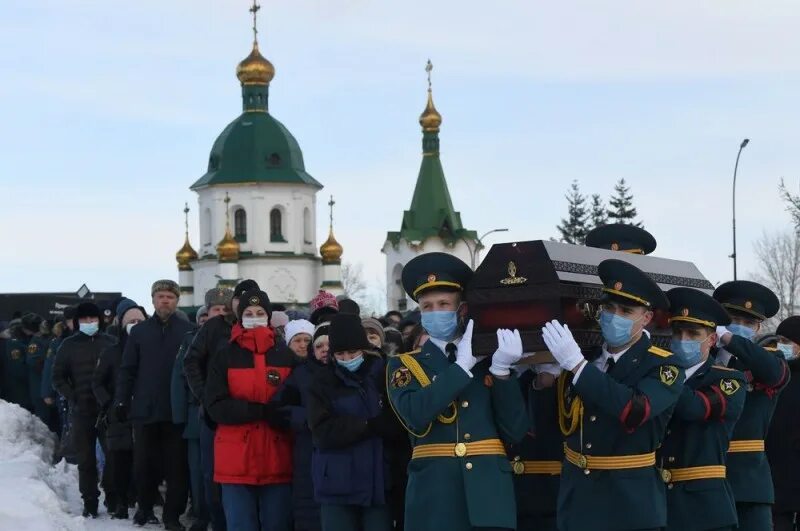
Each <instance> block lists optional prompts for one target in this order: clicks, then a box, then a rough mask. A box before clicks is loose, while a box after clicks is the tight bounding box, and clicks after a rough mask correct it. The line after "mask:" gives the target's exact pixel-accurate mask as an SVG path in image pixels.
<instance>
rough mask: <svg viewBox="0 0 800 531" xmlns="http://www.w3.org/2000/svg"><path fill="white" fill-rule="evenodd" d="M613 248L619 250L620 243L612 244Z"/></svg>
mask: <svg viewBox="0 0 800 531" xmlns="http://www.w3.org/2000/svg"><path fill="white" fill-rule="evenodd" d="M611 250H612V251H619V244H618V243H617V242H614V243H612V244H611Z"/></svg>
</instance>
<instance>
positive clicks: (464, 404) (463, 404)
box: [461, 400, 469, 407]
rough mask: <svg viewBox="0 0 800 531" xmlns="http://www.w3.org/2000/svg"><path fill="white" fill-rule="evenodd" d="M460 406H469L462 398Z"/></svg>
mask: <svg viewBox="0 0 800 531" xmlns="http://www.w3.org/2000/svg"><path fill="white" fill-rule="evenodd" d="M461 407H469V402H467V401H466V400H464V401H463V402H461Z"/></svg>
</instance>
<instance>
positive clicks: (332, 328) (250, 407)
mask: <svg viewBox="0 0 800 531" xmlns="http://www.w3.org/2000/svg"><path fill="white" fill-rule="evenodd" d="M151 295H152V307H153V309H154V310H153V311H154V314H153V315H149V314H148V312H147V310H146V309H145V307H144V306H142V305H140V304H137V303H136V302H135V301H133V300H130V299H128V298H122V299H120V300H118V301H114V303H113V304H110V305H109V304H98V303H95V302H93V301H86V302H81V303H80V304H77V305H76V306H73V307H68V308H66V309H65V310H64V314H63V318H62V319H59V320H58V321H57V322H55V323H53V322H48V321H47V320H45V319H43V318H42V317H40V316H38V315H35V314H30V313H26V314H23V315H21V316H19V317H17V318H15V319H13V320H12V321H11V322H9V323H3V324H2V325H0V327H2V331H0V354H3V355H2V356H0V360H2V361H0V397H2V399H4V400H6V401H8V402H12V403H16V404H18V405H19V406H21V407H23V408H25V409H27V410H29V411H31V412H32V413H34V414H35V415H36V416H38V417H39V418H40V419H41V420H42V422H44V423H45V424H46V425H47V426H48V427H49V428H50V429H51V430H52V431H53V432H54V433H55V434H57V436H58V438H59V444H58V445H57V449H56V455H54V461H60V460H61V459H66V460H67V462H70V463H74V464H77V468H78V476H79V488H80V493H81V496H82V498H83V516H85V517H87V518H96V517H97V516H98V513H99V511H100V501H101V499H102V502H103V505H104V506H105V510H106V511H107V512H108V514H109V515H110V516H111V517H112V518H115V519H128V518H130V517H131V516H132V519H133V523H134V524H135V525H137V526H144V525H147V524H159V523H163V525H164V527H165V528H166V529H168V530H184V529H186V528H185V527H184V523H187V522H188V523H189V525H190V529H191V530H192V531H201V530H206V529H209V528H213V529H214V530H215V531H223V530H226V529H232V530H251V529H252V530H270V531H272V530H275V531H313V530H320V529H323V528H324V529H326V530H342V531H344V530H352V529H360V528H363V529H370V530H373V529H374V530H390V529H403V509H404V492H405V487H406V467H407V465H408V462H409V459H410V456H411V449H410V444H409V440H408V436H407V434H406V432H405V430H404V429H403V427H402V425H401V424H400V423H399V422H398V420H397V417H396V416H395V415H394V414H393V413H392V411H391V408H390V406H389V403H388V399H387V395H386V393H387V390H386V382H385V372H386V369H385V361H386V358H387V356H393V355H395V354H396V353H401V352H406V351H410V350H414V349H416V348H418V347H419V346H420V345H421V344H423V343H424V342H425V341H426V340H427V335H426V334H425V332H424V330H423V329H422V328H421V326H420V324H419V315H418V314H417V315H414V314H413V313H412V314H410V315H407V316H403V315H402V314H400V313H399V312H389V313H387V314H386V315H385V316H383V317H380V318H373V317H362V316H361V315H360V314H361V311H360V308H359V306H358V304H357V303H355V302H354V301H352V300H349V299H337V298H336V297H334V296H333V295H332V294H330V293H328V292H325V291H320V292H319V294H318V295H317V296H316V297H315V298H314V300H312V301H311V302H310V304H309V313H308V314H304V313H302V312H299V311H295V310H287V309H286V308H285V307H283V306H281V305H277V304H276V305H273V304H271V303H270V300H269V296H268V295H267V293H265V292H264V291H262V290H261V289H260V288H259V286H258V284H257V283H256V282H255V281H253V280H244V281H242V282H240V283H239V284H238V285H236V286H235V288H234V289H230V288H215V289H212V290H210V291H209V292H207V293H206V294H205V305H204V306H202V307H201V308H199V309H198V310H197V311H196V313H195V314H194V315H192V316H189V315H187V314H186V313H184V312H183V311H181V310H180V309H178V299H179V296H180V291H179V287H178V285H177V284H176V283H175V282H173V281H171V280H159V281H157V282H155V283H154V284H153V285H152V290H151ZM345 471H346V472H345ZM101 490H102V494H103V495H102V496H101ZM157 506H162V507H163V509H162V511H161V521H159V519H158V517H157V516H156V512H155V511H154V508H155V507H157ZM131 513H132V514H131Z"/></svg>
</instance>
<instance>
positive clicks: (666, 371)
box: [658, 365, 679, 385]
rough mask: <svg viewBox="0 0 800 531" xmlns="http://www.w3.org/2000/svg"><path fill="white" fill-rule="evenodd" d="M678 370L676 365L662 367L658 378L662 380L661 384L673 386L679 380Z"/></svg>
mask: <svg viewBox="0 0 800 531" xmlns="http://www.w3.org/2000/svg"><path fill="white" fill-rule="evenodd" d="M678 374H679V371H678V368H677V367H675V366H674V365H662V366H661V367H660V368H659V370H658V376H659V377H660V378H661V383H663V384H665V385H672V384H674V383H675V380H677V379H678Z"/></svg>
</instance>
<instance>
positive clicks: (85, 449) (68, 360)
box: [53, 302, 115, 518]
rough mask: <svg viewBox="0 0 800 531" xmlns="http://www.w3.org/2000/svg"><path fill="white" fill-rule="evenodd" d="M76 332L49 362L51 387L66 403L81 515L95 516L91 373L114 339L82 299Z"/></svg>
mask: <svg viewBox="0 0 800 531" xmlns="http://www.w3.org/2000/svg"><path fill="white" fill-rule="evenodd" d="M73 326H74V328H75V330H77V332H76V333H75V334H73V335H71V336H69V337H68V338H66V339H65V340H64V341H63V342H62V343H61V346H60V347H59V348H58V352H57V353H56V359H55V361H54V362H53V388H54V389H55V390H56V391H58V392H59V394H61V396H63V397H64V398H65V399H66V400H67V402H68V403H69V411H70V422H71V426H72V437H73V443H74V445H75V451H76V453H77V457H78V478H79V479H78V481H79V488H80V491H81V497H82V498H83V516H85V517H88V516H91V517H92V518H96V517H97V500H98V498H99V496H100V492H99V491H98V489H97V458H96V457H95V446H96V444H97V427H96V423H97V413H98V407H97V400H96V399H95V397H94V393H93V392H92V375H93V374H94V368H95V367H96V366H97V362H98V360H99V359H100V353H101V352H102V351H103V350H104V349H106V348H107V347H109V346H111V345H113V344H114V343H115V339H114V338H113V337H111V336H109V335H106V334H104V333H102V332H101V328H102V326H103V325H102V322H101V315H100V308H98V307H97V306H96V305H95V304H94V303H92V302H83V303H81V304H79V305H78V307H77V308H76V309H75V316H74V318H73Z"/></svg>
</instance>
